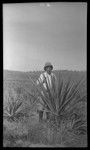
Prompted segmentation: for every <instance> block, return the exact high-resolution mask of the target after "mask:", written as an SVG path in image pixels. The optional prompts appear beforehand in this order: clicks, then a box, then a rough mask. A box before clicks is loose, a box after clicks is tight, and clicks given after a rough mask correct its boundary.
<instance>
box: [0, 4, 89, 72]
mask: <svg viewBox="0 0 90 150" xmlns="http://www.w3.org/2000/svg"><path fill="white" fill-rule="evenodd" d="M86 44H87V3H85V2H78V3H76V2H75V3H74V2H72V3H70V2H68V3H66V2H50V3H13V4H10V3H9V4H3V68H4V69H8V70H16V71H37V70H43V67H44V64H45V62H51V63H52V65H53V67H54V69H55V70H58V69H59V70H79V71H80V70H86V61H87V45H86Z"/></svg>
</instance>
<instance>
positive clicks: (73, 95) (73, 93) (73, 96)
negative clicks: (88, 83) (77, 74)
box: [59, 81, 81, 114]
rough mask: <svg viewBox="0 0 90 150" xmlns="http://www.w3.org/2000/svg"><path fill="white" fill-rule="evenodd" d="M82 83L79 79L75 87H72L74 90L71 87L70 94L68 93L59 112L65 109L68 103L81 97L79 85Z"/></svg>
mask: <svg viewBox="0 0 90 150" xmlns="http://www.w3.org/2000/svg"><path fill="white" fill-rule="evenodd" d="M80 84H81V81H79V82H78V83H76V84H75V85H73V87H72V89H73V90H72V89H71V90H70V92H69V94H70V96H69V95H68V98H67V99H66V101H64V103H63V104H62V105H61V106H60V109H59V114H60V113H61V112H62V111H64V110H65V108H66V107H67V106H68V105H70V104H71V103H72V102H75V101H76V98H77V97H79V98H80V93H79V92H78V87H79V85H80ZM73 105H74V104H73Z"/></svg>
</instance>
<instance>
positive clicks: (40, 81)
mask: <svg viewBox="0 0 90 150" xmlns="http://www.w3.org/2000/svg"><path fill="white" fill-rule="evenodd" d="M43 81H44V78H43V75H42V74H41V75H40V77H39V78H38V80H37V81H36V82H37V85H38V84H42V83H43Z"/></svg>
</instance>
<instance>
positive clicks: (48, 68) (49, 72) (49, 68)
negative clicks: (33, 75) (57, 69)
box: [46, 66, 52, 74]
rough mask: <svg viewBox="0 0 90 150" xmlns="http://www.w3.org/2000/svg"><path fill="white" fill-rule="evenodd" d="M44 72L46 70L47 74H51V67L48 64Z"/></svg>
mask: <svg viewBox="0 0 90 150" xmlns="http://www.w3.org/2000/svg"><path fill="white" fill-rule="evenodd" d="M46 72H47V73H48V74H51V72H52V68H51V67H50V66H48V67H47V68H46Z"/></svg>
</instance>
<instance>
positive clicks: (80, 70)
mask: <svg viewBox="0 0 90 150" xmlns="http://www.w3.org/2000/svg"><path fill="white" fill-rule="evenodd" d="M3 71H13V72H14V71H16V72H37V71H44V70H43V69H42V70H27V71H24V70H23V71H22V70H10V69H3ZM53 71H77V72H78V71H79V72H80V71H81V72H86V71H87V70H72V69H70V70H67V69H54V70H53Z"/></svg>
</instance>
